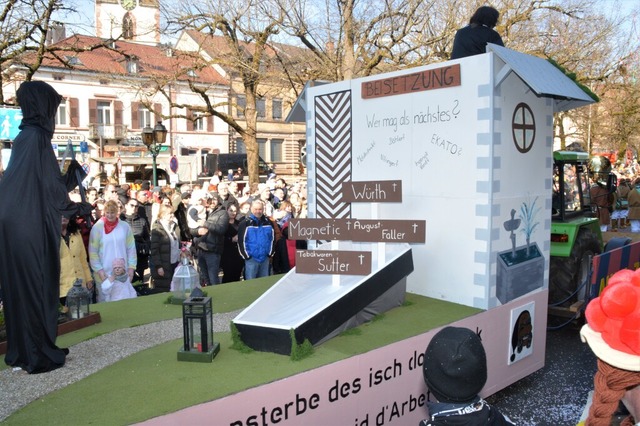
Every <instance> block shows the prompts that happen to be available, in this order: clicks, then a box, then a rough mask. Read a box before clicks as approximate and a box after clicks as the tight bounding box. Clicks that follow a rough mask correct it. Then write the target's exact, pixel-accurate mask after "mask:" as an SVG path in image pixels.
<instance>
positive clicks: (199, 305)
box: [178, 287, 220, 362]
mask: <svg viewBox="0 0 640 426" xmlns="http://www.w3.org/2000/svg"><path fill="white" fill-rule="evenodd" d="M182 328H183V333H184V337H183V339H184V344H183V346H182V348H180V350H179V351H178V361H195V362H211V361H213V358H214V357H215V356H216V355H217V354H218V352H219V351H220V343H216V342H214V341H213V309H212V306H211V298H210V297H204V295H203V293H202V291H201V290H200V288H199V287H197V288H196V289H195V290H194V291H193V292H192V293H191V297H189V298H188V299H187V300H185V301H184V302H183V303H182Z"/></svg>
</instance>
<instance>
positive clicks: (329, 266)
mask: <svg viewBox="0 0 640 426" xmlns="http://www.w3.org/2000/svg"><path fill="white" fill-rule="evenodd" d="M296 272H297V273H299V274H340V275H369V274H370V273H371V252H368V251H347V250H297V251H296Z"/></svg>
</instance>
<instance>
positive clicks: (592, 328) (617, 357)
mask: <svg viewBox="0 0 640 426" xmlns="http://www.w3.org/2000/svg"><path fill="white" fill-rule="evenodd" d="M585 316H586V317H587V324H585V325H584V326H583V327H582V329H581V330H580V336H581V337H582V341H583V342H587V343H588V344H589V347H590V348H591V350H592V351H593V353H594V354H595V355H596V356H597V357H598V371H597V372H596V374H595V377H594V393H593V402H592V404H591V406H590V407H589V416H588V417H587V420H586V422H585V424H586V425H587V426H592V425H606V426H609V425H610V424H611V417H612V415H613V414H614V413H615V411H616V410H617V408H618V405H619V402H620V401H622V402H623V403H624V405H625V406H626V407H627V409H628V410H629V413H630V416H629V417H627V418H626V419H624V420H623V421H622V423H621V425H622V426H627V425H633V424H637V423H636V422H638V421H640V418H639V417H640V270H636V271H632V270H630V269H623V270H621V271H618V272H616V273H615V274H613V275H612V276H611V278H609V282H608V283H607V286H606V287H605V288H604V290H603V291H602V293H601V294H600V296H599V297H596V298H595V299H593V300H592V301H591V302H589V305H587V309H586V311H585Z"/></svg>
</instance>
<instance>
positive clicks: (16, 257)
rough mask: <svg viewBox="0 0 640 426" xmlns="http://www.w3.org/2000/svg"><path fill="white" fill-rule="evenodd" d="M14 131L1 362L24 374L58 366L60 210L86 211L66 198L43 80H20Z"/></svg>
mask: <svg viewBox="0 0 640 426" xmlns="http://www.w3.org/2000/svg"><path fill="white" fill-rule="evenodd" d="M16 97H17V101H18V104H19V106H20V109H21V110H22V116H23V117H22V123H21V124H20V133H19V134H18V136H17V137H16V138H15V140H14V142H13V150H12V153H11V161H10V163H9V166H8V167H7V169H6V171H5V174H4V178H3V179H2V181H1V182H0V198H1V199H2V203H1V204H0V250H1V252H2V256H0V296H1V297H2V301H3V305H4V318H5V323H6V328H7V353H6V356H5V363H6V364H7V365H10V366H13V367H20V368H22V369H24V370H26V371H27V372H28V373H43V372H46V371H51V370H54V369H56V368H59V367H62V366H63V365H64V362H65V356H66V354H67V353H68V350H67V349H63V348H59V347H57V346H56V343H55V342H56V336H57V325H58V305H59V292H60V238H61V237H60V235H61V221H60V218H61V216H62V215H63V214H65V215H70V214H80V215H82V214H85V213H86V211H85V210H86V208H87V207H88V206H89V205H88V204H87V203H78V204H76V203H73V202H72V201H70V200H69V195H68V190H69V189H68V188H67V187H66V186H65V181H64V178H63V176H62V174H61V173H60V168H59V166H58V164H57V162H56V157H55V155H54V153H53V150H52V149H51V138H52V137H53V132H54V128H55V114H56V111H57V109H58V105H59V104H60V101H61V99H62V98H61V96H60V95H59V94H58V93H57V92H56V91H55V90H54V89H53V88H52V87H51V86H50V85H48V84H47V83H44V82H41V81H29V82H25V83H22V85H21V86H20V88H19V89H18V91H17V93H16Z"/></svg>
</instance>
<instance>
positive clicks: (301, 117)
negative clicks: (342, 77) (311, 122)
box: [284, 80, 329, 123]
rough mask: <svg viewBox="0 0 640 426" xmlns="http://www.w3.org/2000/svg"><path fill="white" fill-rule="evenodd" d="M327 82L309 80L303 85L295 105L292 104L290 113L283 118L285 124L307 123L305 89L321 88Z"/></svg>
mask: <svg viewBox="0 0 640 426" xmlns="http://www.w3.org/2000/svg"><path fill="white" fill-rule="evenodd" d="M327 83H329V81H322V80H309V81H307V82H306V83H305V84H304V87H303V88H302V92H300V96H298V99H296V103H294V104H293V107H292V108H291V111H289V114H288V115H287V118H285V120H284V122H285V123H304V122H306V121H307V114H306V105H307V89H308V88H309V87H315V86H321V85H323V84H327Z"/></svg>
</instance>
